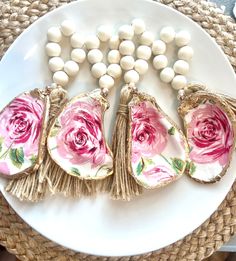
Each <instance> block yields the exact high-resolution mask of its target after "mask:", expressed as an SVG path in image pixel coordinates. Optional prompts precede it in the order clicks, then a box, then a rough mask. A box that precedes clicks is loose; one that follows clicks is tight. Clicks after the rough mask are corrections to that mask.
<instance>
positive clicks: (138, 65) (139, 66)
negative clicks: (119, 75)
mask: <svg viewBox="0 0 236 261" xmlns="http://www.w3.org/2000/svg"><path fill="white" fill-rule="evenodd" d="M145 29H146V26H145V23H144V22H143V21H142V20H141V19H134V20H133V21H132V23H131V25H123V26H121V27H120V28H119V38H120V40H121V43H120V45H119V51H120V53H121V55H122V58H121V59H120V66H121V68H122V69H123V70H124V71H125V73H124V81H125V83H127V84H131V83H133V84H136V83H137V82H138V81H139V78H140V75H143V74H145V73H146V72H147V70H148V63H147V60H148V59H150V57H151V54H152V51H151V49H150V47H149V45H151V43H152V39H153V38H154V36H153V35H152V34H151V33H150V32H146V31H145ZM134 36H137V37H139V39H140V41H141V44H142V45H141V46H139V47H138V48H137V50H136V57H137V59H136V60H135V59H134V57H133V54H134V52H135V44H134V42H133V41H132V39H133V37H134Z"/></svg>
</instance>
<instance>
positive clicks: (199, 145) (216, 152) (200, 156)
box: [178, 91, 236, 183]
mask: <svg viewBox="0 0 236 261" xmlns="http://www.w3.org/2000/svg"><path fill="white" fill-rule="evenodd" d="M178 112H179V114H180V116H181V117H182V118H183V121H184V127H185V132H186V136H187V140H188V144H189V148H190V154H189V158H190V161H189V163H188V167H187V171H186V173H187V174H188V175H189V176H190V177H191V178H193V179H195V180H196V181H198V182H202V183H214V182H216V181H219V180H220V179H221V177H222V176H223V175H224V174H225V173H226V170H227V168H228V166H229V164H230V161H231V157H232V153H233V150H234V147H235V131H236V125H235V115H234V113H233V111H232V110H231V109H230V107H229V106H228V104H227V103H226V102H225V101H224V100H223V99H221V97H220V96H219V95H215V94H211V93H207V92H205V91H198V92H195V93H192V94H190V95H188V96H187V97H184V99H183V100H182V101H181V104H180V106H179V108H178Z"/></svg>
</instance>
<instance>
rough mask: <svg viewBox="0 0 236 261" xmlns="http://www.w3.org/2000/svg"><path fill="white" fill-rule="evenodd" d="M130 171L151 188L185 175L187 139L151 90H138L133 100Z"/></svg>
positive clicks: (130, 113) (129, 152) (129, 155)
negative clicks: (160, 105)
mask: <svg viewBox="0 0 236 261" xmlns="http://www.w3.org/2000/svg"><path fill="white" fill-rule="evenodd" d="M128 142H129V148H128V157H129V162H130V166H129V172H130V174H131V175H132V176H133V177H134V178H135V180H136V181H137V182H138V183H139V184H140V185H142V186H143V187H145V188H147V189H154V188H157V187H161V186H164V185H167V184H168V183H171V182H173V181H175V180H177V179H178V178H180V177H181V176H182V174H183V173H184V170H185V167H186V162H187V160H188V146H187V142H186V139H185V137H184V135H183V133H182V132H181V130H179V128H178V127H177V126H176V125H175V124H174V122H173V121H172V120H171V119H170V118H169V117H168V116H167V115H166V114H165V113H164V112H163V111H162V110H161V108H160V107H159V106H158V105H157V104H156V102H155V99H154V98H153V97H151V96H149V95H147V94H142V93H137V94H134V96H133V98H132V100H131V102H130V103H129V132H128Z"/></svg>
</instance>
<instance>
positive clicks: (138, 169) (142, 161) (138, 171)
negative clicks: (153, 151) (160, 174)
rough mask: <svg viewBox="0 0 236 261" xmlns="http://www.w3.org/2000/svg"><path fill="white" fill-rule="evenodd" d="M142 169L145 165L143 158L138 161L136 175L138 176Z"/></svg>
mask: <svg viewBox="0 0 236 261" xmlns="http://www.w3.org/2000/svg"><path fill="white" fill-rule="evenodd" d="M144 167H145V163H144V160H143V158H141V160H140V161H139V163H138V166H137V168H136V173H137V175H138V176H139V175H140V174H142V171H143V169H144Z"/></svg>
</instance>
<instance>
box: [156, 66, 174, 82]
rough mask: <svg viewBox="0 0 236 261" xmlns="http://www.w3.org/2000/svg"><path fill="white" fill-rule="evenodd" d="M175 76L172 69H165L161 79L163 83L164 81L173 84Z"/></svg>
mask: <svg viewBox="0 0 236 261" xmlns="http://www.w3.org/2000/svg"><path fill="white" fill-rule="evenodd" d="M174 76H175V72H174V70H173V69H172V68H170V67H166V68H164V69H163V70H162V71H161V73H160V79H161V81H163V82H165V83H169V82H171V81H172V80H173V78H174Z"/></svg>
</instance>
